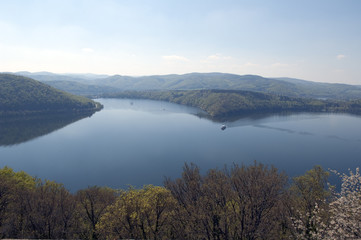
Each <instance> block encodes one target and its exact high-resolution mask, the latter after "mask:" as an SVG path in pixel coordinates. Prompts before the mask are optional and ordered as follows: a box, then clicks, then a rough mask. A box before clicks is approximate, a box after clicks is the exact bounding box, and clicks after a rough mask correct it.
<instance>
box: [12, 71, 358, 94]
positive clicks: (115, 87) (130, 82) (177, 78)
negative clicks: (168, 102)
mask: <svg viewBox="0 0 361 240" xmlns="http://www.w3.org/2000/svg"><path fill="white" fill-rule="evenodd" d="M17 74H18V75H23V76H26V77H31V78H33V79H36V80H38V81H41V82H44V83H46V84H49V85H51V86H53V87H56V88H58V89H62V90H64V91H67V92H71V93H74V94H80V95H99V94H104V93H110V92H118V91H145V90H201V89H203V90H204V89H223V90H244V91H254V92H263V93H269V94H275V95H283V96H289V97H305V98H320V99H342V100H354V99H361V86H356V85H348V84H335V83H319V82H311V81H305V80H300V79H293V78H266V77H261V76H257V75H237V74H228V73H188V74H182V75H178V74H169V75H153V76H141V77H130V76H121V75H114V76H106V75H92V74H83V75H82V74H77V75H74V74H54V73H47V72H41V73H29V72H19V73H17Z"/></svg>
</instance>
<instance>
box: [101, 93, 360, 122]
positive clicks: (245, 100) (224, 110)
mask: <svg viewBox="0 0 361 240" xmlns="http://www.w3.org/2000/svg"><path fill="white" fill-rule="evenodd" d="M104 96H105V97H115V98H141V99H153V100H161V101H169V102H173V103H178V104H183V105H187V106H192V107H197V108H200V109H202V110H204V111H205V112H207V113H208V114H209V115H210V116H211V117H213V118H216V119H221V118H226V117H232V116H237V115H244V114H248V113H277V112H278V113H279V112H348V113H355V114H360V113H361V100H354V101H349V102H345V101H331V100H317V99H306V98H292V97H285V96H278V95H271V94H265V93H259V92H249V91H241V90H189V91H143V92H129V91H128V92H121V93H116V94H106V95H104Z"/></svg>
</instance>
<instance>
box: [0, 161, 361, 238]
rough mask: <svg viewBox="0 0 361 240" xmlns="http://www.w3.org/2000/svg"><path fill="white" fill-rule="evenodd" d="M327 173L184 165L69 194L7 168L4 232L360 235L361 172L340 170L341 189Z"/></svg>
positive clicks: (2, 189) (0, 233)
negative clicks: (133, 181)
mask: <svg viewBox="0 0 361 240" xmlns="http://www.w3.org/2000/svg"><path fill="white" fill-rule="evenodd" d="M336 174H337V173H336ZM329 175H330V172H328V171H325V170H324V169H322V168H321V167H320V166H315V167H314V168H313V169H311V170H309V171H307V172H306V173H305V174H304V175H302V176H298V177H294V178H293V179H291V180H290V179H289V178H288V176H287V175H286V174H285V173H282V172H279V171H278V170H277V169H276V168H274V167H269V166H265V165H263V164H260V163H257V162H255V163H254V164H252V165H249V166H244V165H242V166H239V165H237V164H234V165H233V166H232V167H231V168H224V169H221V170H220V169H210V170H209V171H208V172H207V173H206V174H201V173H200V169H199V168H198V167H197V166H196V165H194V164H185V165H184V167H183V173H182V176H181V177H180V178H177V179H170V178H166V179H165V181H164V186H162V187H161V186H152V185H148V186H144V187H143V188H141V189H135V188H132V187H130V188H129V189H127V190H116V189H111V188H107V187H97V186H91V187H88V188H86V189H82V190H79V191H77V192H75V193H71V192H69V191H68V190H67V189H66V188H65V187H64V186H63V185H62V184H60V183H56V182H53V181H49V180H42V179H39V178H36V177H32V176H30V175H28V174H27V173H25V172H14V171H13V170H12V169H11V168H8V167H4V168H2V169H0V238H22V239H24V238H29V239H33V238H36V239H346V238H347V236H349V237H350V238H347V239H359V238H360V237H361V235H360V234H361V230H360V228H359V224H360V216H361V213H360V211H358V210H357V209H359V208H360V206H361V201H360V200H361V191H360V184H361V177H360V174H359V171H358V169H357V170H356V173H352V172H350V175H340V176H341V177H342V181H343V184H342V189H341V192H340V193H338V192H336V191H334V188H332V187H331V188H330V187H328V186H327V179H328V177H329ZM339 206H342V208H340V207H339ZM340 211H342V214H341V212H340ZM357 224H358V225H357ZM341 225H342V226H343V228H342V229H341V230H338V231H335V229H340V226H341ZM340 236H341V237H340Z"/></svg>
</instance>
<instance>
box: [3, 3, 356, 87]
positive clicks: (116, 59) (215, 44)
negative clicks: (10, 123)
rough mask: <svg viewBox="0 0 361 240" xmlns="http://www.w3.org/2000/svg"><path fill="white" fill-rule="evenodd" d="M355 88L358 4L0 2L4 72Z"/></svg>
mask: <svg viewBox="0 0 361 240" xmlns="http://www.w3.org/2000/svg"><path fill="white" fill-rule="evenodd" d="M17 71H30V72H38V71H49V72H55V73H96V74H110V75H113V74H119V75H129V76H144V75H158V74H159V75H162V74H184V73H190V72H224V73H234V74H240V75H243V74H255V75H261V76H264V77H292V78H299V79H305V80H310V81H317V82H331V83H348V84H360V85H361V1H360V0H234V1H233V0H129V1H128V0H0V72H17Z"/></svg>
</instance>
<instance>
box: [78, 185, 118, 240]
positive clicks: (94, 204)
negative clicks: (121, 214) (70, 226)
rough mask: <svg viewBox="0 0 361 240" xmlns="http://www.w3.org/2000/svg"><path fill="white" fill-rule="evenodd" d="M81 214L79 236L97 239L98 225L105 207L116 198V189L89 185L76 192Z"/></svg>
mask: <svg viewBox="0 0 361 240" xmlns="http://www.w3.org/2000/svg"><path fill="white" fill-rule="evenodd" d="M76 198H77V202H78V211H79V215H80V224H81V223H83V224H82V225H79V226H78V228H79V237H80V238H83V239H97V238H98V234H97V232H96V225H97V223H98V222H99V220H100V218H101V216H102V215H103V214H104V212H105V209H106V208H107V207H108V206H110V205H111V204H112V203H113V202H114V201H115V199H116V191H115V190H113V189H110V188H105V187H97V186H93V187H88V188H87V189H84V190H79V191H78V192H77V193H76Z"/></svg>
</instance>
